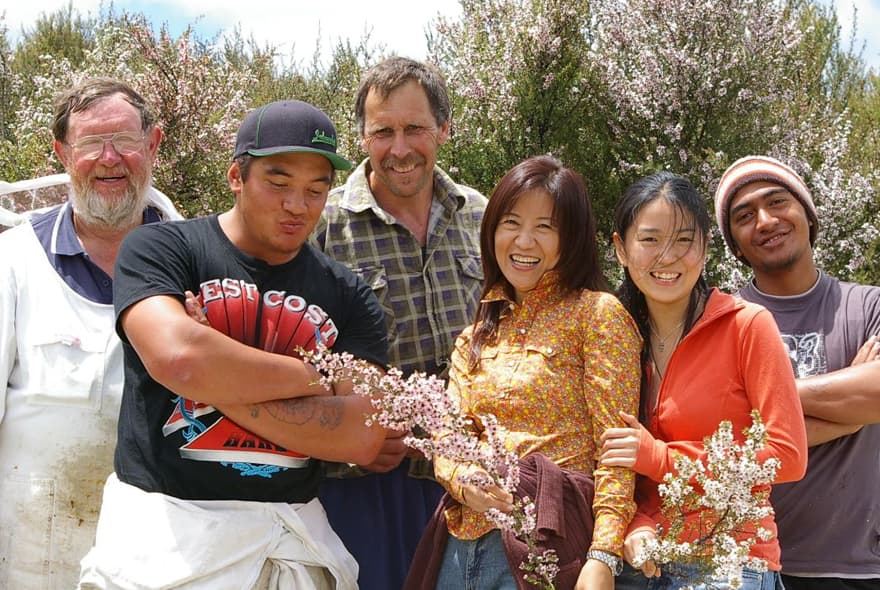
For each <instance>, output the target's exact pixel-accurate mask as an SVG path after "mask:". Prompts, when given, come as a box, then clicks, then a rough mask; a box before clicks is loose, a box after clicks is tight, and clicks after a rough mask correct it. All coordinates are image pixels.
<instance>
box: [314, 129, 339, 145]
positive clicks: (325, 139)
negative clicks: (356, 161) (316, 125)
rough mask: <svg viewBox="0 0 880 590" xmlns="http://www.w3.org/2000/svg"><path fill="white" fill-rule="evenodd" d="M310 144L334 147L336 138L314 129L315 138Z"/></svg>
mask: <svg viewBox="0 0 880 590" xmlns="http://www.w3.org/2000/svg"><path fill="white" fill-rule="evenodd" d="M312 143H326V144H327V145H329V146H333V147H334V148H335V147H336V138H335V137H333V136H331V135H326V134H325V133H324V132H323V131H321V130H320V129H315V136H314V137H313V138H312Z"/></svg>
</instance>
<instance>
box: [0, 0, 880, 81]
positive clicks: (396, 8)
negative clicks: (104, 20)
mask: <svg viewBox="0 0 880 590" xmlns="http://www.w3.org/2000/svg"><path fill="white" fill-rule="evenodd" d="M822 1H823V2H826V3H827V2H831V3H833V4H834V5H835V6H836V7H837V10H838V16H839V20H840V23H841V26H842V36H843V38H844V39H845V40H846V39H848V38H849V32H850V31H851V29H852V20H853V19H852V16H853V8H855V9H856V10H857V14H858V16H857V23H858V27H857V30H856V35H857V44H861V43H862V42H863V41H867V45H866V47H865V52H864V54H863V55H864V58H865V61H866V62H867V63H868V64H869V65H870V66H873V67H874V69H875V70H877V71H880V35H878V34H877V31H880V0H837V1H834V0H822ZM67 3H68V0H24V1H20V2H15V3H12V2H9V3H6V6H5V7H4V8H2V9H0V11H5V13H6V18H5V23H6V26H7V28H8V29H9V32H10V36H11V37H12V38H13V39H14V38H15V35H16V34H17V33H18V32H19V31H20V30H21V27H22V26H25V27H28V26H31V25H32V24H33V23H34V21H35V20H36V18H37V17H38V16H39V15H40V14H41V13H45V12H52V11H54V10H57V9H59V8H63V7H65V6H66V5H67ZM75 6H76V8H77V9H78V10H79V11H80V13H82V14H89V13H91V14H93V15H94V14H96V13H97V12H98V11H99V10H100V7H101V0H78V1H77V2H76V3H75ZM113 6H114V8H115V10H116V11H117V12H118V11H121V10H125V11H127V12H131V13H142V14H145V15H147V17H148V18H149V19H150V21H151V22H152V23H153V24H154V25H155V26H156V27H157V28H158V26H159V25H160V24H161V23H163V22H166V23H168V26H169V29H170V30H171V32H172V33H174V34H176V33H179V32H180V31H182V30H183V29H184V28H185V27H186V26H187V25H189V24H194V25H195V27H196V29H197V30H198V32H199V33H200V34H201V35H203V36H205V37H211V36H213V35H214V34H216V33H219V32H222V31H224V30H225V31H231V30H232V29H233V28H234V27H235V26H236V25H238V26H239V27H240V28H241V31H242V33H243V35H244V36H245V37H248V36H250V35H251V34H253V36H254V37H255V38H256V39H257V41H258V42H261V43H263V42H266V43H269V44H271V45H274V46H275V47H276V48H277V49H278V50H279V52H280V53H281V54H282V55H283V56H286V57H287V59H288V60H289V59H293V60H296V61H297V62H299V63H302V64H307V63H308V61H309V60H310V58H311V57H312V54H313V52H314V48H315V44H316V43H317V41H318V40H319V39H320V41H321V46H322V47H323V49H324V52H325V55H326V54H328V53H329V49H330V48H331V47H332V46H333V45H334V44H335V43H336V41H338V40H340V39H351V40H352V41H356V40H359V39H360V38H361V37H362V36H363V34H364V33H365V32H368V31H371V39H372V41H373V43H374V44H377V43H382V44H384V45H385V47H386V49H387V50H388V51H389V52H394V53H398V54H401V55H408V56H410V57H413V58H416V59H421V58H424V57H425V55H426V52H427V47H426V42H425V31H426V29H427V27H428V25H429V24H430V22H431V21H432V20H433V19H434V18H435V17H436V16H437V14H438V13H440V14H443V15H446V16H451V17H456V16H458V15H459V14H460V12H461V9H460V6H459V3H458V1H457V0H433V1H427V2H421V1H419V0H379V1H376V0H374V1H372V2H370V1H365V0H357V1H356V0H329V1H328V0H319V1H318V2H314V1H311V2H304V1H303V0H287V2H283V3H282V2H279V1H275V0H153V1H148V0H114V2H113Z"/></svg>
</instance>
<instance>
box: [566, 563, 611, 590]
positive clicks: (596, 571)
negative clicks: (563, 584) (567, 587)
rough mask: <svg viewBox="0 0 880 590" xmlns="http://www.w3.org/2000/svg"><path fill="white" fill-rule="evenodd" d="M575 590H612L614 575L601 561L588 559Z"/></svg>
mask: <svg viewBox="0 0 880 590" xmlns="http://www.w3.org/2000/svg"><path fill="white" fill-rule="evenodd" d="M574 588H575V590H614V574H613V573H612V571H611V568H610V567H608V566H607V565H606V564H604V563H602V562H601V561H598V560H595V559H588V560H587V563H585V564H584V567H582V568H581V573H580V575H579V576H578V579H577V582H576V583H575V585H574Z"/></svg>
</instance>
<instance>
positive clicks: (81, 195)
mask: <svg viewBox="0 0 880 590" xmlns="http://www.w3.org/2000/svg"><path fill="white" fill-rule="evenodd" d="M129 179H130V181H131V182H130V184H129V186H128V188H127V189H126V191H125V194H124V195H122V196H121V197H116V198H107V197H104V196H103V195H101V194H100V193H99V192H97V191H96V190H95V189H94V187H93V186H92V185H91V182H90V181H89V180H88V179H85V180H83V179H76V178H73V177H71V185H72V187H73V191H72V192H71V194H70V203H71V205H72V206H73V211H74V212H75V213H76V215H77V217H79V218H80V219H81V220H82V221H83V222H84V223H86V224H87V225H92V226H96V227H102V228H106V229H119V230H121V229H128V228H130V227H132V226H134V225H139V224H140V222H141V219H142V218H143V211H144V208H145V207H146V206H147V202H148V201H149V197H148V194H147V191H148V189H149V186H150V182H151V180H152V179H151V177H150V175H149V174H147V175H145V177H144V178H142V179H136V178H134V177H131V176H130V177H129Z"/></svg>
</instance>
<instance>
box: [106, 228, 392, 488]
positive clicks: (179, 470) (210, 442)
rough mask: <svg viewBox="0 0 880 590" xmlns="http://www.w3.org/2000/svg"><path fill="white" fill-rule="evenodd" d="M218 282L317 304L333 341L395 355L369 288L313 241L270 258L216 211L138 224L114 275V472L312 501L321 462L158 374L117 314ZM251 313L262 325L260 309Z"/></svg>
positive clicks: (361, 351)
mask: <svg viewBox="0 0 880 590" xmlns="http://www.w3.org/2000/svg"><path fill="white" fill-rule="evenodd" d="M219 284H222V285H230V284H232V285H234V286H240V287H241V291H243V292H246V293H249V294H255V293H257V292H258V293H257V296H259V298H260V299H262V295H263V294H266V293H272V294H274V296H275V299H276V300H277V299H278V298H279V297H289V296H294V297H295V300H296V301H298V302H300V303H305V304H306V305H308V306H310V308H313V306H315V305H316V306H318V307H319V308H320V310H323V313H324V314H326V316H328V317H329V319H330V320H331V321H332V323H333V324H335V330H334V334H335V335H336V340H335V343H334V344H333V350H336V351H344V352H349V353H351V354H352V355H354V356H355V357H356V358H360V359H363V360H366V361H369V362H372V363H375V364H378V365H381V366H385V365H386V364H387V362H388V352H387V339H386V334H385V323H384V317H383V314H382V309H381V307H380V306H379V303H378V301H377V299H376V297H375V295H374V294H373V292H372V290H371V289H370V288H369V287H368V286H367V285H366V284H365V283H364V282H363V281H362V280H361V279H359V278H358V277H357V276H356V275H354V274H353V273H352V272H351V271H349V270H348V269H347V268H345V267H344V266H342V265H341V264H339V263H337V262H335V261H333V260H332V259H330V258H329V257H327V256H326V255H325V254H323V253H321V252H319V251H318V250H316V249H315V248H313V247H312V246H310V245H308V244H306V245H304V246H303V248H302V250H301V251H300V252H299V254H298V255H297V256H296V257H295V258H294V259H293V260H291V261H290V262H288V263H286V264H282V265H278V266H271V265H269V264H266V263H265V262H263V261H261V260H258V259H256V258H254V257H252V256H249V255H247V254H244V253H243V252H241V251H240V250H238V248H236V247H235V246H234V245H233V244H232V243H231V242H230V241H229V239H228V238H227V237H226V235H225V234H224V233H223V230H222V229H221V228H220V223H219V221H218V219H217V216H216V215H213V216H210V217H204V218H200V219H193V220H189V221H179V222H169V223H164V224H152V225H145V226H141V227H139V228H137V229H135V230H134V231H132V232H131V233H130V234H129V235H128V236H127V237H126V239H125V241H124V242H123V244H122V247H121V249H120V251H119V255H118V258H117V262H116V273H115V279H114V302H115V307H116V316H117V326H116V329H117V332H118V333H119V336H120V338H121V339H122V343H123V350H124V354H125V387H124V391H123V396H122V407H121V410H120V415H119V440H118V444H117V447H116V456H115V460H114V467H115V470H116V474H117V476H118V477H119V479H120V480H121V481H123V482H126V483H129V484H131V485H135V486H137V487H139V488H141V489H143V490H146V491H149V492H161V493H164V494H168V495H171V496H176V497H179V498H184V499H198V500H215V499H216V500H256V501H268V502H307V501H309V500H311V499H312V498H313V497H314V496H315V495H316V491H317V487H318V484H319V483H320V479H321V477H322V473H323V468H322V465H321V462H320V461H317V460H314V459H308V458H302V456H296V455H295V454H292V453H288V452H286V450H285V449H281V448H279V447H276V446H275V445H272V444H270V443H268V442H267V441H265V440H263V439H260V438H259V437H256V436H255V435H253V434H250V433H247V431H241V430H238V431H236V429H235V428H234V426H235V425H234V424H233V423H231V421H229V420H228V419H226V418H222V419H221V414H220V413H219V412H217V411H215V410H213V408H212V407H211V406H206V405H205V404H200V403H194V402H192V401H191V400H185V399H183V398H180V396H178V395H177V394H175V393H174V392H172V391H170V390H168V389H167V388H165V387H163V386H162V385H160V384H159V383H157V382H156V381H154V380H153V379H152V378H151V377H150V376H149V374H148V373H147V372H146V369H145V368H144V365H143V363H142V362H141V359H140V358H139V357H138V356H137V353H136V352H135V351H134V349H133V348H132V346H131V344H129V342H128V340H127V338H126V337H125V334H124V333H123V331H122V329H121V327H120V325H119V323H118V317H119V315H120V314H121V313H122V312H123V311H124V310H125V309H127V308H128V307H129V306H131V305H132V304H134V303H136V302H138V301H140V300H142V299H145V298H147V297H151V296H155V295H172V296H175V297H179V298H181V299H182V298H183V292H184V291H185V290H190V291H192V292H194V293H200V288H201V287H202V286H205V289H206V290H203V291H202V293H208V292H209V291H208V290H209V289H213V291H211V292H216V286H217V285H219ZM282 292H283V293H282ZM258 307H259V306H258ZM246 321H248V322H251V323H252V324H256V325H258V322H259V321H260V318H259V312H258V313H257V315H256V316H253V315H250V316H248V320H246ZM253 330H257V331H259V328H258V327H257V328H252V329H251V330H250V331H251V332H253ZM337 331H338V332H337ZM253 378H254V379H259V378H260V376H259V375H254V376H253ZM221 430H223V431H224V432H218V431H221ZM264 459H265V460H264Z"/></svg>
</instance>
